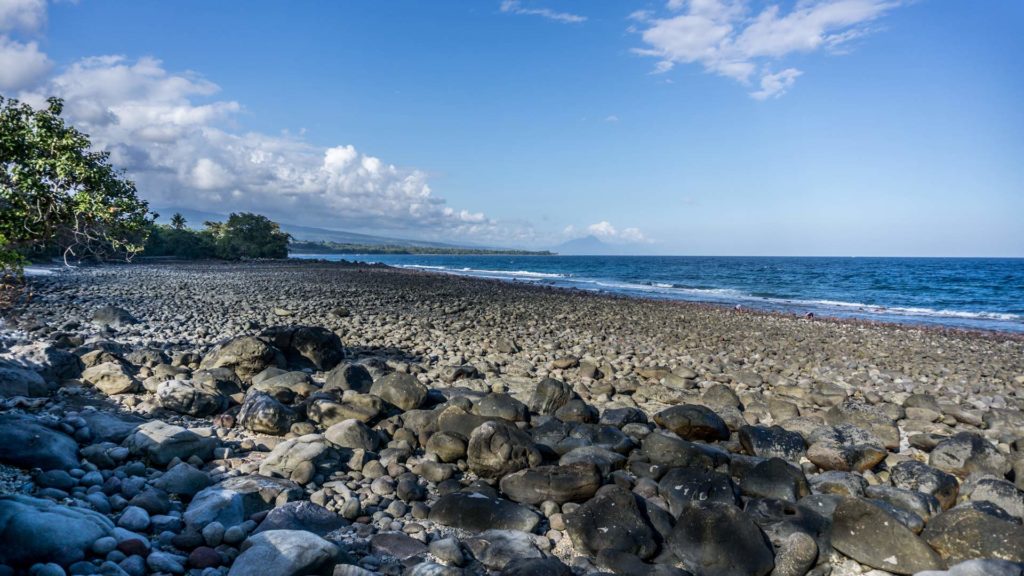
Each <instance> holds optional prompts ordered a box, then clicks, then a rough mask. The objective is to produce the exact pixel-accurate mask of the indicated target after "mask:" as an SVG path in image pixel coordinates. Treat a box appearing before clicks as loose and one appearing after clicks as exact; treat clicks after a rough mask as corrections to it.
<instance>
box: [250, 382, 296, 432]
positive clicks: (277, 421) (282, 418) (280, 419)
mask: <svg viewBox="0 0 1024 576" xmlns="http://www.w3.org/2000/svg"><path fill="white" fill-rule="evenodd" d="M296 419H297V415H296V414H295V411H294V410H292V409H291V408H289V407H287V406H285V405H284V404H281V403H280V402H278V401H277V400H276V399H274V397H273V396H271V395H270V394H267V393H266V392H260V391H259V390H250V391H249V392H248V393H246V395H245V401H244V402H242V408H241V409H240V410H239V411H238V424H239V425H240V426H242V427H244V428H247V429H249V430H252V431H253V432H257V433H261V434H274V435H277V436H281V435H283V434H286V433H288V431H289V430H290V429H291V427H292V424H294V423H295V421H296Z"/></svg>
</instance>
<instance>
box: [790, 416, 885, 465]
mask: <svg viewBox="0 0 1024 576" xmlns="http://www.w3.org/2000/svg"><path fill="white" fill-rule="evenodd" d="M807 443H808V444H810V448H808V449H807V459H808V460H810V461H811V462H813V463H814V464H815V465H817V466H818V467H819V468H821V469H822V470H840V471H844V472H848V471H855V472H863V471H865V470H870V469H871V468H873V467H874V466H875V465H876V464H878V463H879V462H881V461H882V460H884V459H885V455H886V454H887V452H886V450H885V447H883V446H882V442H881V441H879V440H878V439H877V438H876V437H875V436H874V435H873V434H871V433H869V432H867V431H866V430H863V429H861V428H858V427H857V426H853V425H850V424H840V425H837V426H822V427H820V428H817V429H815V430H814V431H813V432H811V434H810V436H808V437H807Z"/></svg>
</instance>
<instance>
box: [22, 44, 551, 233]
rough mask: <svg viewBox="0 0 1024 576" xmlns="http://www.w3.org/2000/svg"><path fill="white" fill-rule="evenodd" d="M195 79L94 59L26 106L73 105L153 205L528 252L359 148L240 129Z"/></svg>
mask: <svg viewBox="0 0 1024 576" xmlns="http://www.w3.org/2000/svg"><path fill="white" fill-rule="evenodd" d="M218 91H219V88H218V86H217V85H216V84H214V83H212V82H210V81H209V80H206V79H203V78H201V77H199V76H197V75H196V74H193V73H173V72H170V71H168V70H167V69H166V68H165V67H164V65H163V64H162V63H161V62H160V61H159V60H156V59H153V58H140V59H138V60H129V59H127V58H124V57H121V56H102V57H94V58H86V59H83V60H80V61H78V62H75V63H73V64H71V65H70V66H68V67H67V68H66V69H65V70H64V71H63V72H61V73H59V74H57V75H56V76H54V77H52V78H51V79H49V80H48V81H47V82H45V83H44V84H43V85H41V86H38V87H36V88H34V89H32V90H29V91H24V92H22V93H21V94H20V95H19V96H20V97H21V98H22V99H23V100H25V101H27V102H30V103H34V104H36V105H38V104H41V103H42V102H43V101H44V99H45V97H46V96H49V95H57V96H60V97H62V98H64V99H65V101H66V106H65V111H66V114H67V116H68V117H69V118H70V119H71V120H72V121H73V122H74V123H75V125H76V126H78V127H79V128H80V129H81V130H82V131H84V132H86V133H88V134H89V135H90V137H91V139H92V141H93V143H94V144H95V145H96V146H97V147H100V148H103V149H107V150H110V151H111V158H112V161H113V162H114V164H115V165H117V166H118V167H123V168H125V169H126V170H127V171H128V173H129V175H130V176H131V177H132V178H133V179H134V180H135V181H136V182H137V184H138V188H139V191H140V194H142V195H143V196H144V197H145V198H147V199H148V200H150V201H151V203H152V204H153V205H154V206H158V207H159V206H163V207H188V208H193V209H198V210H204V211H210V212H229V211H242V210H250V211H256V212H262V213H264V214H267V215H269V216H271V217H273V218H276V219H279V220H281V221H285V222H291V223H296V224H306V225H311V226H327V227H335V228H342V229H345V228H348V229H359V230H367V231H380V232H389V233H402V234H404V235H411V236H419V237H424V238H445V239H449V240H454V239H459V240H466V241H471V242H495V243H501V242H524V241H527V242H528V241H530V240H533V230H532V228H531V227H529V226H527V225H523V224H520V223H515V224H508V223H502V222H497V221H495V220H492V219H490V218H488V217H487V216H486V215H485V214H483V213H481V212H471V211H469V210H464V209H454V208H451V207H449V206H447V205H446V202H445V200H444V199H443V198H440V197H438V196H436V195H435V194H434V193H433V191H432V190H431V187H430V185H429V184H428V182H427V176H426V174H425V173H424V172H422V171H420V170H416V169H414V168H401V167H398V166H394V165H392V164H389V163H387V162H385V161H383V160H381V159H380V158H377V157H375V156H371V155H368V154H366V153H364V152H362V151H360V150H358V149H356V148H355V147H354V146H352V145H343V146H334V147H327V148H322V147H317V146H314V145H312V144H309V143H307V142H306V141H304V140H303V139H301V138H299V137H294V136H289V135H268V134H262V133H245V132H241V131H239V130H237V128H234V125H235V120H236V118H237V116H238V114H239V112H240V111H241V110H242V106H241V105H240V104H239V103H238V102H235V101H231V100H218V99H217V98H216V94H217V92H218Z"/></svg>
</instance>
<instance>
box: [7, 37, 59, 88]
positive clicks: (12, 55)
mask: <svg viewBox="0 0 1024 576" xmlns="http://www.w3.org/2000/svg"><path fill="white" fill-rule="evenodd" d="M52 67H53V63H52V62H50V59H49V58H47V56H46V54H44V53H42V52H40V51H39V46H38V45H37V44H36V43H35V42H27V43H24V44H22V43H21V42H18V41H16V40H12V39H10V38H8V37H6V36H3V35H0V90H8V91H11V92H15V91H18V90H21V89H23V88H27V87H29V86H32V85H34V84H36V83H37V82H39V81H40V80H41V79H42V78H43V77H44V76H46V74H47V73H48V72H49V71H50V69H51V68H52Z"/></svg>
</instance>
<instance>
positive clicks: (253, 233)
mask: <svg viewBox="0 0 1024 576" xmlns="http://www.w3.org/2000/svg"><path fill="white" fill-rule="evenodd" d="M206 228H207V230H208V231H209V232H210V234H212V235H213V238H214V241H215V242H216V243H217V257H219V258H224V259H225V260H238V259H240V258H287V257H288V241H289V240H291V238H292V237H291V236H289V235H288V234H286V233H284V232H282V231H281V227H280V226H278V224H277V222H273V221H271V220H270V219H269V218H267V217H266V216H261V215H259V214H251V213H249V212H242V213H238V214H235V213H232V214H231V215H230V216H228V220H227V222H206Z"/></svg>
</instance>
